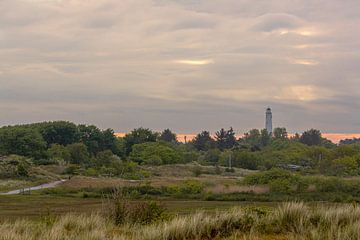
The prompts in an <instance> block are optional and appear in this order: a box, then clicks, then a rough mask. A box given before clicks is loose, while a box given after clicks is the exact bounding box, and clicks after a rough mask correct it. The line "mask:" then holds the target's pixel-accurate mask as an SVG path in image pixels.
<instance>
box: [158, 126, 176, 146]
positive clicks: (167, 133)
mask: <svg viewBox="0 0 360 240" xmlns="http://www.w3.org/2000/svg"><path fill="white" fill-rule="evenodd" d="M159 140H160V141H164V142H169V143H177V137H176V134H175V133H173V132H172V131H171V130H170V129H165V130H164V131H163V132H162V133H161V134H160V136H159Z"/></svg>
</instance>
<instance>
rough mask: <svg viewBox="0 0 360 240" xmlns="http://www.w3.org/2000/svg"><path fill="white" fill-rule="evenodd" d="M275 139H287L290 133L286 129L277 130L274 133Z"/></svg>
mask: <svg viewBox="0 0 360 240" xmlns="http://www.w3.org/2000/svg"><path fill="white" fill-rule="evenodd" d="M273 137H274V139H282V140H285V139H287V138H288V133H287V131H286V128H275V129H274V131H273Z"/></svg>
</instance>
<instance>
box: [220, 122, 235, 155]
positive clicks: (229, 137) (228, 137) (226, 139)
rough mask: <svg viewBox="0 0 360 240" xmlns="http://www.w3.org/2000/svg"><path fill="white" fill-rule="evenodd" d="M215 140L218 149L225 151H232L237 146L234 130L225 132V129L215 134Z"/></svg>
mask: <svg viewBox="0 0 360 240" xmlns="http://www.w3.org/2000/svg"><path fill="white" fill-rule="evenodd" d="M215 140H216V145H217V147H218V148H219V149H220V150H221V151H223V150H225V149H230V148H232V147H233V146H234V145H235V144H236V137H235V132H234V130H233V128H232V127H231V128H230V129H229V130H227V131H225V130H224V129H223V128H222V129H220V131H217V132H216V133H215Z"/></svg>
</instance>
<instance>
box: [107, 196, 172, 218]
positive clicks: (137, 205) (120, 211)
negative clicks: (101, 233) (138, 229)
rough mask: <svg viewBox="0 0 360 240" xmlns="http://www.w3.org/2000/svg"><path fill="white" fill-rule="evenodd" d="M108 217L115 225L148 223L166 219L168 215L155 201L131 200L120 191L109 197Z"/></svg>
mask: <svg viewBox="0 0 360 240" xmlns="http://www.w3.org/2000/svg"><path fill="white" fill-rule="evenodd" d="M109 207H110V213H109V217H110V219H111V220H112V221H113V222H114V223H115V224H116V225H122V224H142V225H144V224H150V223H154V222H158V221H162V220H166V219H167V218H168V217H169V215H168V214H167V213H166V210H165V208H163V207H162V206H161V205H160V204H159V203H157V202H150V201H147V202H131V201H129V200H128V199H126V197H125V196H124V195H123V193H122V192H121V191H116V192H114V193H113V195H112V196H111V199H110V206H109Z"/></svg>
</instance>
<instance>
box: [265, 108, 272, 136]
mask: <svg viewBox="0 0 360 240" xmlns="http://www.w3.org/2000/svg"><path fill="white" fill-rule="evenodd" d="M265 128H266V130H267V132H268V133H269V134H272V131H273V127H272V113H271V108H267V109H266V122H265Z"/></svg>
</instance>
